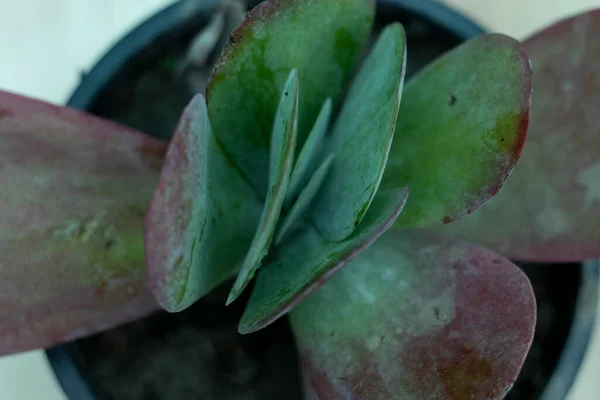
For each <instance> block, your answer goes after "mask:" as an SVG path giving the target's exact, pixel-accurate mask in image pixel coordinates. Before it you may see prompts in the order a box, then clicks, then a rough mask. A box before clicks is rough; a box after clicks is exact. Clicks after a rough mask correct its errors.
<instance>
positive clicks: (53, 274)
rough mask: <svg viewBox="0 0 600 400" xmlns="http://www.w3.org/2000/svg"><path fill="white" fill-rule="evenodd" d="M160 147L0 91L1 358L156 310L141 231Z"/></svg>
mask: <svg viewBox="0 0 600 400" xmlns="http://www.w3.org/2000/svg"><path fill="white" fill-rule="evenodd" d="M165 150H166V145H165V144H164V143H162V142H158V141H156V140H154V139H152V138H150V137H147V136H144V135H142V134H140V133H138V132H136V131H133V130H131V129H128V128H125V127H123V126H120V125H117V124H114V123H112V122H109V121H104V120H101V119H99V118H96V117H93V116H91V115H87V114H85V113H83V112H80V111H76V110H73V109H67V108H61V107H56V106H53V105H50V104H46V103H42V102H38V101H35V100H31V99H28V98H24V97H20V96H17V95H13V94H9V93H6V92H0V186H1V189H0V355H2V354H8V353H13V352H18V351H23V350H27V349H30V348H36V347H47V346H51V345H54V344H56V343H58V342H61V341H65V340H70V339H74V338H77V337H81V336H84V335H87V334H91V333H94V332H97V331H100V330H103V329H107V328H111V327H112V326H114V325H117V324H120V323H124V322H127V321H130V320H133V319H136V318H138V317H140V316H143V315H146V314H148V313H149V312H151V311H153V310H155V309H156V308H157V305H156V303H155V301H154V299H153V298H152V294H151V293H150V291H149V290H148V288H147V285H146V273H145V269H144V252H143V232H144V218H145V214H146V207H147V205H148V202H149V200H150V198H151V197H152V192H153V190H154V188H155V185H156V182H157V181H158V177H159V171H160V167H161V165H162V159H163V156H164V153H165Z"/></svg>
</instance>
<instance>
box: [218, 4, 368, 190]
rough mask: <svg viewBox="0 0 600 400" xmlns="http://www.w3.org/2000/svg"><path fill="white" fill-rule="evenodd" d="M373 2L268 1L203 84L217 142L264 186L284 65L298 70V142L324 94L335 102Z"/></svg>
mask: <svg viewBox="0 0 600 400" xmlns="http://www.w3.org/2000/svg"><path fill="white" fill-rule="evenodd" d="M374 11H375V2H374V1H373V0H296V1H291V0H267V1H265V2H263V3H261V4H260V5H258V6H257V7H255V8H254V9H252V11H251V12H250V13H249V14H248V16H247V17H246V19H245V20H244V21H242V23H241V24H240V25H239V26H238V27H237V28H236V29H235V30H234V31H233V33H232V34H231V39H230V43H229V44H228V46H227V47H226V48H225V50H224V51H223V54H222V55H221V57H220V59H219V60H218V62H217V65H216V67H215V70H214V71H213V74H212V76H211V82H210V83H209V87H208V89H207V101H208V110H209V115H210V119H211V122H212V124H213V128H214V131H215V134H216V136H217V138H218V141H219V142H220V143H221V144H222V147H223V149H224V150H225V152H226V153H227V154H228V155H229V158H230V159H231V160H233V162H235V163H236V166H237V167H238V168H239V169H240V170H241V171H242V172H243V174H244V176H246V179H248V181H250V182H252V183H253V184H254V185H255V188H256V189H257V190H258V191H259V192H260V193H261V194H262V195H265V194H266V192H267V180H268V173H267V171H268V163H269V148H270V143H269V142H270V135H271V127H272V126H273V120H274V117H275V110H276V109H277V104H278V101H279V94H280V93H281V91H282V89H283V86H284V84H285V81H286V79H287V76H288V74H289V71H291V70H292V69H294V68H297V69H298V73H299V76H300V88H301V90H302V95H301V96H300V104H299V121H298V129H299V131H298V145H299V146H302V145H303V144H304V141H305V139H306V137H307V135H308V133H309V131H310V130H311V128H312V126H313V124H314V122H315V120H316V118H317V115H318V114H319V111H320V109H321V107H322V106H323V103H324V101H325V99H326V98H328V97H331V98H332V99H333V104H334V108H335V105H336V104H338V103H339V100H340V97H341V95H342V91H343V90H344V88H345V85H346V84H347V82H348V78H349V76H350V74H351V72H352V70H353V69H354V67H355V64H356V62H357V61H358V59H359V57H360V53H361V51H362V49H363V48H364V45H365V43H366V41H367V39H368V37H369V34H370V30H371V26H372V22H373V17H374Z"/></svg>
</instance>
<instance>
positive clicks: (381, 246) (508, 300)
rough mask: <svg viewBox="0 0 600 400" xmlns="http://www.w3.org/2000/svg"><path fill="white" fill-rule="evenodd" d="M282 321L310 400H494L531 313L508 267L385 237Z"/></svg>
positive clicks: (512, 370) (481, 256)
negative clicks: (286, 324) (295, 349)
mask: <svg viewBox="0 0 600 400" xmlns="http://www.w3.org/2000/svg"><path fill="white" fill-rule="evenodd" d="M290 321H291V324H292V329H293V332H294V334H295V336H296V342H297V344H298V347H299V352H300V357H301V360H302V362H301V365H302V368H303V374H304V381H305V385H306V389H307V392H308V393H310V394H312V395H313V398H316V399H328V400H341V399H348V400H350V399H352V400H362V399H365V400H366V399H368V400H388V399H403V400H430V399H439V400H458V399H461V400H462V399H501V398H502V397H503V396H504V395H505V394H506V392H507V391H508V390H509V389H510V388H511V386H512V384H513V382H514V381H515V379H516V378H517V375H518V373H519V370H520V368H521V366H522V364H523V361H524V359H525V356H526V354H527V352H528V350H529V347H530V344H531V341H532V339H533V334H534V329H535V322H536V307H535V298H534V294H533V291H532V288H531V285H530V284H529V281H528V280H527V277H526V276H525V274H523V273H522V272H521V271H520V270H519V269H518V268H517V267H516V266H515V265H513V264H511V263H510V262H509V261H508V260H506V259H504V258H502V257H500V256H498V255H495V254H494V253H492V252H490V251H488V250H485V249H483V248H481V247H478V246H475V245H470V244H467V243H464V242H458V241H455V240H453V239H447V240H442V239H440V238H439V237H437V236H432V235H430V234H426V233H424V232H419V231H401V230H391V231H389V232H388V233H387V234H385V235H383V237H381V238H380V239H379V240H378V241H377V242H375V243H374V244H373V245H372V246H371V247H369V249H367V250H366V251H365V252H363V253H362V254H361V255H359V256H358V257H357V258H356V259H355V260H354V261H352V262H350V263H349V264H348V265H347V266H346V267H345V268H344V269H343V270H342V271H340V272H339V273H338V274H336V276H334V277H333V278H332V279H331V280H330V281H329V282H327V283H326V284H325V285H324V286H323V287H321V288H320V289H319V290H317V291H316V292H315V293H313V294H311V295H310V296H309V297H308V298H307V299H305V300H304V301H303V302H302V303H301V304H300V305H298V306H297V307H296V308H295V309H294V310H293V311H292V312H291V313H290ZM309 398H311V397H309Z"/></svg>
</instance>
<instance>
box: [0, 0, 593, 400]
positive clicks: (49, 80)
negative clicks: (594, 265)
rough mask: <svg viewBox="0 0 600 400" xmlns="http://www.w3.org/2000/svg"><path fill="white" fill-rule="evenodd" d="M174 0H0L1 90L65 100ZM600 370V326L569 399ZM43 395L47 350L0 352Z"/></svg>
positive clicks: (3, 368) (488, 16) (8, 382)
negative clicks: (109, 53) (141, 24)
mask: <svg viewBox="0 0 600 400" xmlns="http://www.w3.org/2000/svg"><path fill="white" fill-rule="evenodd" d="M173 1H174V0H19V1H14V0H0V10H1V11H0V57H1V58H0V60H1V62H0V89H2V90H9V91H13V92H16V93H20V94H24V95H28V96H32V97H35V98H38V99H42V100H46V101H49V102H53V103H58V104H61V103H64V102H65V101H66V100H67V98H68V96H69V94H70V93H71V91H72V90H73V89H74V87H75V86H76V85H77V83H78V81H79V79H80V77H81V75H82V74H83V73H85V71H86V70H88V69H90V68H91V67H92V66H93V64H94V63H95V62H96V61H97V59H98V58H99V57H100V56H101V55H102V54H103V53H104V52H105V51H106V50H107V49H108V48H109V47H110V46H111V45H113V44H114V43H115V42H116V41H117V40H118V39H119V38H120V37H121V36H122V35H124V34H125V33H126V32H127V31H129V30H130V29H132V28H133V27H134V26H135V25H136V24H138V23H139V22H140V21H142V20H144V19H145V18H147V17H148V16H150V15H152V14H153V13H155V12H156V11H157V10H158V9H160V8H162V7H165V6H166V5H168V4H170V3H172V2H173ZM200 1H201V0H200ZM421 1H429V0H421ZM443 2H445V3H447V4H450V5H451V6H453V7H456V8H457V9H459V10H461V11H462V12H463V13H465V14H467V15H468V16H470V17H472V18H474V19H475V20H476V21H478V22H479V23H481V24H482V25H483V26H484V27H486V28H487V29H488V30H490V31H495V32H501V33H505V34H508V35H511V36H514V37H516V38H517V39H521V38H525V37H526V36H528V35H529V34H531V33H533V32H534V31H537V30H539V29H541V28H543V27H544V26H546V25H548V24H550V23H552V22H554V21H556V20H557V19H561V18H564V17H566V16H569V15H573V14H575V13H579V12H581V11H584V10H587V9H591V8H597V7H600V0H502V1H500V0H495V1H494V0H445V1H443ZM599 289H600V288H599ZM598 321H600V315H599V316H598ZM599 377H600V327H598V329H596V334H595V337H594V338H593V339H592V342H591V345H590V351H589V353H588V354H587V357H586V359H585V362H584V364H583V367H582V369H581V371H580V374H579V377H578V379H577V381H576V384H575V386H574V387H573V389H572V391H571V394H570V396H569V400H593V399H598V398H600V394H599V393H600V379H599ZM38 399H39V400H66V398H65V397H64V395H63V394H62V392H61V390H60V388H59V386H58V384H57V382H56V380H55V378H54V376H53V374H52V372H51V370H50V368H49V366H48V362H47V360H46V358H45V355H44V353H43V352H42V351H33V352H28V353H25V354H21V355H16V356H10V357H4V358H0V400H38Z"/></svg>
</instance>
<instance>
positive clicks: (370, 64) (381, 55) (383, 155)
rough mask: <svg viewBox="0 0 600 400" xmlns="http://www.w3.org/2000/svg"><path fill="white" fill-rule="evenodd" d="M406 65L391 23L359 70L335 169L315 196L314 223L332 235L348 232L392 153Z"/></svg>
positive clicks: (336, 141)
mask: <svg viewBox="0 0 600 400" xmlns="http://www.w3.org/2000/svg"><path fill="white" fill-rule="evenodd" d="M405 69H406V37H405V33H404V29H403V28H402V26H401V25H400V24H398V23H394V24H390V25H388V26H387V27H386V28H385V29H384V30H383V31H382V32H381V35H380V37H379V38H378V40H377V42H376V43H375V45H374V46H373V49H372V50H371V52H370V54H369V56H368V57H367V58H366V59H365V61H364V63H363V64H362V65H361V68H360V70H359V72H358V75H357V76H356V78H355V80H354V82H353V83H352V86H351V87H350V91H349V92H348V95H347V96H346V98H345V100H344V104H343V106H342V109H341V111H340V114H339V116H338V118H337V121H336V122H335V126H334V127H333V131H332V134H331V137H330V138H329V143H328V146H327V151H328V152H330V153H332V154H335V160H334V162H333V165H332V167H331V172H330V173H329V175H327V178H326V179H325V182H324V184H323V190H321V192H320V193H319V195H318V197H317V199H316V201H315V210H314V212H313V216H314V220H315V225H316V226H317V228H318V230H319V232H320V233H321V234H322V235H323V237H325V238H326V239H328V240H334V241H338V240H342V239H344V238H346V237H348V236H349V235H350V234H351V233H352V231H354V229H356V227H357V226H358V225H359V224H360V222H361V221H362V218H363V217H364V215H365V213H366V212H367V210H368V208H369V206H370V204H371V201H372V200H373V197H374V196H375V193H376V192H377V188H378V187H379V182H380V181H381V177H382V176H383V171H384V169H385V165H386V162H387V159H388V153H389V151H390V146H391V145H392V139H393V137H394V129H395V126H396V118H397V116H398V108H399V105H400V96H401V94H402V85H403V83H404V72H405Z"/></svg>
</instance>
